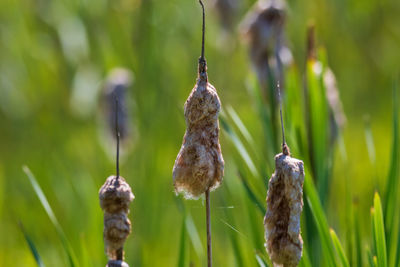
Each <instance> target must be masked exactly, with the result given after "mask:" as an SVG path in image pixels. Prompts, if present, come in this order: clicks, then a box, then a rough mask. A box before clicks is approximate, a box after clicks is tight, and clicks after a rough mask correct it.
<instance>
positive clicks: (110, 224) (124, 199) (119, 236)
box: [99, 176, 135, 260]
mask: <svg viewBox="0 0 400 267" xmlns="http://www.w3.org/2000/svg"><path fill="white" fill-rule="evenodd" d="M134 198H135V197H134V195H133V194H132V190H131V188H130V186H129V185H128V184H127V183H126V181H125V179H124V178H123V177H121V176H119V177H118V176H110V177H108V178H107V180H106V182H105V183H104V185H103V186H102V187H101V188H100V192H99V199H100V206H101V208H102V209H103V211H104V243H105V250H106V253H107V255H108V257H109V259H110V260H122V259H118V258H117V257H118V255H117V254H118V250H122V248H123V245H124V243H125V240H126V238H127V237H128V235H129V234H130V233H131V222H130V221H129V219H128V217H127V215H128V214H129V208H128V206H129V204H130V203H131V202H132V201H133V199H134Z"/></svg>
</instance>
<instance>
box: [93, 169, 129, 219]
mask: <svg viewBox="0 0 400 267" xmlns="http://www.w3.org/2000/svg"><path fill="white" fill-rule="evenodd" d="M99 198H100V206H101V208H102V209H103V210H104V211H105V212H108V213H119V212H125V213H128V212H129V204H130V203H131V202H132V201H133V199H134V198H135V196H134V195H133V194H132V190H131V187H130V186H129V184H128V183H127V182H126V181H125V179H124V178H123V177H121V176H119V177H118V178H117V177H116V176H114V175H112V176H109V177H108V178H107V180H106V182H105V183H104V185H103V186H102V187H101V188H100V192H99Z"/></svg>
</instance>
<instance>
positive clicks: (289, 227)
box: [264, 153, 304, 267]
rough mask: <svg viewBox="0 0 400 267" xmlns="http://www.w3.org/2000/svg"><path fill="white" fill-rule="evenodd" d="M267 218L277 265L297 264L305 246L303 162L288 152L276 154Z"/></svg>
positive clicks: (267, 233) (271, 251) (268, 238)
mask: <svg viewBox="0 0 400 267" xmlns="http://www.w3.org/2000/svg"><path fill="white" fill-rule="evenodd" d="M275 168H276V169H275V173H274V174H273V175H272V177H271V179H270V180H269V187H268V195H267V213H266V214H265V217H264V227H265V240H266V247H267V252H268V254H269V256H270V258H271V260H272V261H273V263H274V264H278V265H281V266H283V267H295V266H297V265H298V263H299V261H300V259H301V255H302V249H303V240H302V238H301V235H300V214H301V211H302V209H303V182H304V167H303V162H302V161H301V160H298V159H294V158H291V157H290V156H287V155H285V154H282V153H281V154H278V155H276V156H275Z"/></svg>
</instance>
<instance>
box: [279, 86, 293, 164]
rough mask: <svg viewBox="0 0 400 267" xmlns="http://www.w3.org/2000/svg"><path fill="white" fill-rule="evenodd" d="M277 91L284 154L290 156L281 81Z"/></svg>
mask: <svg viewBox="0 0 400 267" xmlns="http://www.w3.org/2000/svg"><path fill="white" fill-rule="evenodd" d="M277 90H278V101H279V114H280V117H281V129H282V153H283V154H285V155H287V156H290V150H289V147H288V146H287V144H286V139H285V127H284V126H283V115H282V97H281V87H280V83H279V81H278V86H277Z"/></svg>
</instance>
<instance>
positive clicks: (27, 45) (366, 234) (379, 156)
mask: <svg viewBox="0 0 400 267" xmlns="http://www.w3.org/2000/svg"><path fill="white" fill-rule="evenodd" d="M253 3H254V1H247V0H246V1H241V5H240V7H239V10H238V12H237V14H236V17H235V27H236V26H237V24H238V22H239V21H240V20H241V18H242V17H243V15H244V14H245V12H247V11H248V10H249V9H250V7H251V5H252V4H253ZM205 4H206V6H207V8H208V9H207V14H206V15H207V32H206V58H207V62H208V70H209V80H210V82H211V83H212V84H213V85H215V87H216V88H217V91H218V93H219V95H220V98H221V101H222V107H223V114H222V116H221V117H220V118H221V120H220V125H221V143H222V150H223V155H224V159H225V162H226V166H225V178H224V181H223V184H222V186H221V187H220V188H219V189H217V190H216V191H215V192H213V193H212V196H211V197H212V213H211V214H212V231H213V256H214V259H213V261H214V265H215V266H246V267H247V266H249V267H250V266H272V264H271V262H270V259H269V257H268V255H267V253H266V251H265V248H264V242H265V241H264V228H263V216H264V214H265V210H266V204H265V197H266V193H267V186H268V179H269V177H270V176H271V174H272V172H273V171H274V156H275V154H276V153H278V152H279V150H280V143H281V138H280V127H279V117H278V115H279V112H278V109H277V108H278V106H279V105H278V103H277V101H276V90H275V81H274V75H273V74H272V73H268V74H266V75H267V76H268V77H269V86H268V88H260V85H259V83H258V81H257V79H256V78H255V75H254V72H253V71H252V70H251V69H250V64H249V60H248V57H247V51H246V46H244V45H242V44H241V43H240V41H239V40H238V39H239V38H240V37H239V35H236V33H231V35H230V36H229V37H226V36H227V35H224V34H222V30H221V28H220V26H219V24H218V19H217V13H216V12H214V11H215V10H214V8H213V6H212V5H211V1H205ZM288 6H289V7H290V12H289V14H288V21H287V30H288V32H287V37H288V38H287V39H288V41H289V47H290V48H291V49H292V52H293V55H294V64H292V65H290V66H288V67H287V68H286V69H285V82H284V83H283V85H284V87H283V88H282V97H283V116H284V125H285V129H286V138H287V143H288V145H289V147H290V148H291V151H292V155H293V156H294V157H296V158H298V159H301V160H303V161H304V163H305V169H306V178H305V183H304V205H305V206H304V212H303V215H302V225H301V227H302V236H303V239H304V249H303V258H302V260H301V262H300V266H304V267H310V266H360V267H361V266H389V267H398V266H399V265H400V230H399V229H400V213H399V212H398V207H399V206H400V203H399V202H400V197H399V196H400V186H399V179H400V178H399V173H400V171H399V166H400V162H399V161H400V154H399V153H400V143H399V140H400V137H399V136H400V133H399V121H398V120H399V106H400V104H399V96H398V95H399V93H398V91H399V87H398V81H396V82H395V86H393V87H394V89H393V93H391V91H390V89H389V88H390V85H389V84H390V82H391V80H392V78H393V77H392V75H393V72H394V71H395V70H396V69H398V62H400V56H399V53H397V50H398V40H399V36H400V35H399V32H398V30H397V28H396V27H395V26H396V25H399V23H400V21H399V16H398V14H397V13H396V12H393V11H394V10H398V7H399V3H398V1H397V0H388V1H384V2H380V1H374V0H365V1H326V0H323V1H308V2H301V1H288ZM310 19H313V20H314V23H315V25H316V31H317V37H318V41H317V43H318V44H323V45H324V46H325V48H326V50H318V51H319V52H318V61H319V62H320V63H321V69H320V70H321V72H318V71H316V70H315V69H314V67H313V66H312V63H311V62H310V61H309V60H308V61H307V60H305V47H304V45H305V39H306V37H305V33H306V24H307V23H308V21H309V20H310ZM200 23H201V13H200V8H199V6H198V3H197V1H193V2H191V1H186V0H185V1H184V0H179V1H152V0H146V1H140V0H112V1H109V0H99V1H98V0H96V1H95V0H87V1H75V0H72V1H63V0H56V1H34V0H21V1H15V0H2V1H0V49H1V51H2V53H1V54H0V125H2V128H1V131H0V148H1V152H2V153H0V232H1V233H0V266H37V265H39V266H43V265H46V266H105V264H106V261H107V259H106V256H105V254H104V246H103V241H102V227H103V217H102V211H101V209H100V207H99V203H98V189H99V188H100V186H101V185H102V184H103V183H104V180H105V179H106V178H107V176H109V175H112V174H113V172H114V170H115V166H114V153H115V152H114V149H113V150H111V151H110V150H108V149H107V148H106V149H105V147H107V146H109V147H113V146H114V144H113V141H112V140H107V142H108V143H107V145H104V144H102V142H103V140H102V138H101V137H102V136H103V135H104V132H103V130H104V129H101V127H99V125H100V123H99V121H103V120H104V118H103V117H102V116H101V112H100V109H101V104H100V101H99V99H100V97H99V95H100V94H101V83H102V81H103V80H104V77H106V75H107V73H108V72H109V71H110V70H111V69H112V68H114V67H125V68H128V69H130V70H132V71H133V72H134V76H135V78H134V84H133V86H132V88H130V91H129V96H128V97H129V100H131V102H132V103H133V105H132V106H131V113H130V115H131V117H130V118H129V120H130V122H131V124H132V125H133V127H134V133H135V134H136V136H130V138H129V141H132V140H136V141H135V142H133V141H132V142H128V143H124V144H122V147H121V152H122V157H121V175H122V176H124V177H125V178H126V179H127V181H128V182H129V184H130V185H131V186H132V189H133V193H134V194H135V196H136V198H135V200H134V202H133V203H132V206H131V214H130V215H129V217H130V219H131V221H132V227H133V228H132V230H133V231H132V235H131V236H130V237H129V239H128V240H127V243H126V247H125V252H126V261H127V262H128V263H129V264H130V266H143V267H146V266H189V265H190V264H192V266H205V262H206V259H205V256H206V253H205V251H206V250H205V249H206V248H205V241H206V238H205V237H206V233H205V218H204V205H203V203H202V200H198V201H184V202H182V203H180V204H178V205H175V204H176V202H177V199H179V198H180V197H178V198H177V197H176V196H175V195H174V193H173V187H172V177H171V176H172V175H171V168H172V166H173V162H174V160H175V157H176V154H177V153H178V151H179V147H180V144H181V142H182V137H183V134H184V131H185V122H184V117H183V110H182V109H183V104H184V102H185V99H186V97H187V96H188V95H189V92H190V90H191V88H192V87H193V84H194V82H195V79H196V68H197V59H198V56H199V54H200V37H201V34H200V29H201V24H200ZM377 25H378V26H377ZM225 37H226V39H225ZM339 37H340V38H339ZM328 67H329V68H331V69H332V70H333V72H334V73H335V74H336V78H337V83H338V87H339V89H340V93H341V95H340V96H341V99H342V100H343V104H344V108H345V111H346V115H347V118H348V123H347V125H346V127H345V128H344V129H342V131H339V137H338V138H337V139H336V140H334V141H333V142H331V139H330V138H331V133H330V128H329V127H330V122H329V121H328V119H329V107H328V103H327V101H326V98H325V97H326V95H325V94H326V92H325V89H326V88H325V85H324V84H323V77H322V74H323V72H324V71H326V70H327V68H328ZM317 70H318V69H317ZM306 86H307V90H308V93H307V94H306V93H305V89H306ZM263 90H266V91H263ZM268 99H270V100H268ZM391 99H393V112H391V110H390V108H389V106H390V103H391ZM365 114H367V115H369V116H370V120H369V126H368V129H367V133H366V132H365V129H364V125H362V123H360V118H362V117H363V116H364V115H365ZM391 114H392V116H391ZM390 129H392V131H391V130H390ZM365 134H366V135H367V137H366V138H367V143H365V139H364V135H365ZM372 136H373V139H372ZM390 140H392V141H391V142H390ZM390 150H391V151H390ZM372 155H373V156H372ZM373 159H374V160H373ZM24 164H27V165H29V166H30V168H31V169H32V171H33V173H34V174H35V176H34V175H33V174H32V172H31V171H30V170H29V169H28V168H24V171H25V173H26V175H27V176H28V179H25V175H24V173H23V172H21V166H23V165H24ZM32 188H33V190H32ZM374 191H377V192H379V193H380V196H381V200H380V199H379V197H378V195H375V198H374V205H373V214H372V216H371V214H370V212H369V211H370V210H369V208H370V204H371V199H372V196H373V192H374ZM38 198H39V201H38ZM380 202H381V203H380ZM19 220H20V221H21V222H23V224H24V228H23V232H22V233H23V234H21V229H20V228H19V226H18V224H17V223H16V222H17V221H19ZM331 229H335V232H332V231H331ZM27 244H28V245H27ZM32 255H33V257H32Z"/></svg>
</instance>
